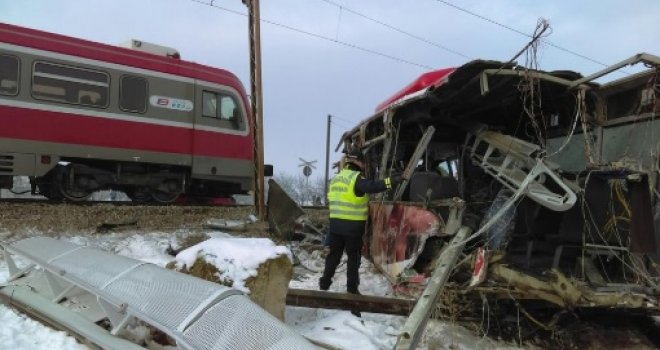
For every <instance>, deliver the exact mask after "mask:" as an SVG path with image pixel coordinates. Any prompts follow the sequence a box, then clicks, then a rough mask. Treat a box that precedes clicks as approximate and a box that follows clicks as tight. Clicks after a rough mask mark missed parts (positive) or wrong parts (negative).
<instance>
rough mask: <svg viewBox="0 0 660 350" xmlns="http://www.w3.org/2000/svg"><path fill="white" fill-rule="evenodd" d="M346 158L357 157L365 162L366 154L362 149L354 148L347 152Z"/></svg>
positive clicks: (356, 158)
mask: <svg viewBox="0 0 660 350" xmlns="http://www.w3.org/2000/svg"><path fill="white" fill-rule="evenodd" d="M346 158H348V159H355V160H359V161H361V162H364V154H362V151H360V150H359V149H357V148H354V149H353V150H351V151H350V152H348V154H346Z"/></svg>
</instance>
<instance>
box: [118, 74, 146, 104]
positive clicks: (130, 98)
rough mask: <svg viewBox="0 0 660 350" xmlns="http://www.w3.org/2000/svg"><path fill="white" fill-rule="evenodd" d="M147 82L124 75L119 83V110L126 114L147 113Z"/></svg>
mask: <svg viewBox="0 0 660 350" xmlns="http://www.w3.org/2000/svg"><path fill="white" fill-rule="evenodd" d="M148 95H149V94H148V92H147V80H146V79H144V78H140V77H136V76H131V75H124V76H122V77H121V80H120V82H119V108H120V109H121V110H123V111H126V112H132V113H144V112H146V111H147V96H148Z"/></svg>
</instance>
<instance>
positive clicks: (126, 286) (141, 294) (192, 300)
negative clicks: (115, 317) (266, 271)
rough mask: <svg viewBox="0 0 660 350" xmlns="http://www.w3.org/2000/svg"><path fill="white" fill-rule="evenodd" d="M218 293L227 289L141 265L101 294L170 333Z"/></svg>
mask: <svg viewBox="0 0 660 350" xmlns="http://www.w3.org/2000/svg"><path fill="white" fill-rule="evenodd" d="M218 289H225V290H226V291H227V292H230V289H229V288H227V287H223V286H220V285H218V284H215V283H211V282H207V281H203V280H200V279H198V278H194V277H190V276H188V275H184V274H181V273H177V272H173V271H169V270H166V269H163V268H160V267H158V266H154V265H143V266H140V267H138V268H136V269H135V270H133V271H131V272H129V273H128V274H126V275H124V276H122V277H121V278H119V279H118V280H116V281H114V282H113V283H111V284H110V285H108V286H107V287H106V288H105V289H104V292H106V293H108V294H110V295H112V296H113V297H115V298H117V299H119V300H125V301H126V302H128V304H129V306H130V307H132V308H134V309H136V310H139V311H140V312H142V313H144V314H146V315H149V317H150V318H151V319H153V320H154V321H156V322H158V323H160V324H161V325H163V326H166V327H169V328H171V329H176V327H177V326H178V325H179V324H180V323H181V322H183V320H185V319H186V317H187V316H188V315H189V314H191V313H192V312H193V311H195V309H196V308H197V306H198V305H199V304H201V303H203V302H204V301H206V300H207V299H208V298H209V297H210V296H211V295H212V294H213V293H215V292H217V291H218Z"/></svg>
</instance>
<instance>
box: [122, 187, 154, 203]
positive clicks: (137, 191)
mask: <svg viewBox="0 0 660 350" xmlns="http://www.w3.org/2000/svg"><path fill="white" fill-rule="evenodd" d="M124 193H126V196H128V198H130V199H131V201H133V202H136V203H148V202H151V201H152V200H153V197H151V194H150V193H149V190H148V189H147V188H143V187H139V188H129V189H126V190H124Z"/></svg>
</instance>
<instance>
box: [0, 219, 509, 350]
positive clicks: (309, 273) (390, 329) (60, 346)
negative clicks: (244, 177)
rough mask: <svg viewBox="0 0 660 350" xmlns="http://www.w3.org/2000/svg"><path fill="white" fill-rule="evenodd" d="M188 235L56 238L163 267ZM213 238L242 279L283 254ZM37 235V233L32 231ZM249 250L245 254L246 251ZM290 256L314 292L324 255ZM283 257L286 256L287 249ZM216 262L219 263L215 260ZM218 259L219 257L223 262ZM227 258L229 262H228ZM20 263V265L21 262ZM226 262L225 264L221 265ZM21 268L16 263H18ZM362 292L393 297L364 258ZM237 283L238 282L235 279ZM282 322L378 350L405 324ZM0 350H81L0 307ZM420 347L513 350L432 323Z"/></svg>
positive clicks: (342, 276) (322, 316) (316, 315)
mask: <svg viewBox="0 0 660 350" xmlns="http://www.w3.org/2000/svg"><path fill="white" fill-rule="evenodd" d="M187 234H188V232H187V231H175V232H150V233H139V234H138V233H134V232H122V233H112V234H104V235H96V234H91V235H85V236H66V235H63V236H62V237H61V238H60V239H64V240H68V241H71V242H73V243H76V244H80V245H87V246H92V247H96V248H100V249H104V250H107V251H110V252H113V253H115V254H119V255H124V256H128V257H131V258H134V259H139V260H142V261H147V262H150V263H154V264H157V265H159V266H165V265H166V264H167V263H169V262H171V261H174V257H172V256H170V255H168V254H167V253H166V251H167V250H168V248H170V247H172V248H178V247H179V242H180V240H181V239H182V238H183V237H185V236H186V235H187ZM206 234H207V235H208V236H210V237H212V238H216V239H214V240H212V241H210V242H209V243H204V244H203V245H202V246H203V247H204V249H202V250H206V251H207V252H208V251H213V252H215V253H214V254H215V255H219V252H221V251H229V252H232V253H233V255H232V258H231V259H234V261H237V260H243V263H244V264H246V265H245V266H247V267H245V266H244V268H240V269H239V268H236V269H234V272H235V273H236V274H237V276H238V275H240V276H243V275H244V274H245V273H246V271H248V270H251V269H252V268H254V267H253V264H254V263H255V261H265V259H266V258H268V257H271V256H273V254H282V253H283V252H284V251H285V250H286V249H284V247H278V246H276V245H274V244H273V243H272V242H271V241H269V240H265V239H254V240H251V242H250V243H248V244H247V247H246V246H241V244H239V243H237V242H238V241H237V240H236V239H234V238H229V239H228V237H232V236H231V235H229V234H227V233H223V232H220V231H212V232H206ZM30 235H32V236H35V235H38V234H35V233H31V234H30ZM0 239H2V237H1V236H0ZM246 248H249V250H246ZM292 250H293V253H294V254H295V255H296V258H297V259H294V260H299V261H300V263H301V264H300V265H299V266H296V267H295V271H294V280H292V281H291V283H290V287H292V288H301V289H317V288H318V279H319V277H320V276H321V272H322V268H323V256H322V254H320V251H313V252H311V253H310V252H307V251H305V250H298V249H297V248H296V246H295V245H294V246H292ZM199 251H200V249H193V250H191V251H185V250H184V251H183V252H182V253H181V254H182V255H181V256H180V260H181V261H184V260H185V261H186V262H189V261H190V259H191V258H192V257H193V256H197V254H198V253H199ZM285 253H287V254H288V253H289V252H288V251H287V252H285ZM216 260H218V259H216ZM221 260H222V259H221ZM226 260H230V259H226ZM19 263H20V262H19ZM218 263H222V264H225V263H227V261H219V262H218ZM19 265H20V264H19ZM8 275H9V274H8V271H7V265H6V263H5V262H4V259H2V260H0V282H1V281H5V280H6V279H7V277H8ZM360 276H361V284H360V291H361V292H362V294H369V295H380V296H392V289H391V288H390V285H389V283H388V282H387V280H386V279H385V278H384V277H383V276H382V275H380V274H379V273H378V272H377V271H376V269H375V268H374V267H373V265H371V264H370V263H369V262H368V261H367V260H365V259H362V265H361V267H360ZM234 280H235V281H238V280H239V278H238V277H236V279H234ZM330 290H331V291H338V292H343V291H345V290H346V271H345V263H342V265H340V266H339V268H338V270H337V273H336V274H335V279H334V283H333V284H332V286H331V288H330ZM285 317H286V323H287V324H288V325H289V326H291V327H292V328H293V329H294V330H296V331H297V332H299V333H301V334H302V335H304V336H306V337H308V338H310V339H314V340H317V341H319V342H322V343H327V344H330V345H332V346H334V347H336V348H338V349H359V350H363V349H364V350H371V349H374V350H380V349H392V347H393V346H394V344H395V343H396V336H397V331H398V329H400V328H401V326H402V325H403V324H404V322H405V317H401V316H390V315H381V314H371V313H362V317H361V318H358V317H355V316H353V315H352V314H351V313H350V312H348V311H341V310H324V309H310V308H298V307H288V308H287V310H286V315H285ZM0 325H1V326H0V348H3V349H17V350H27V349H30V350H32V349H48V350H68V349H84V348H85V347H84V346H81V345H77V344H76V342H75V339H74V338H72V337H70V336H67V335H65V334H64V333H63V332H56V331H53V330H52V329H50V328H48V327H46V326H43V325H41V324H40V323H38V322H35V321H32V320H31V319H29V318H27V317H26V316H22V315H20V314H17V313H16V312H14V311H13V310H11V309H9V308H7V307H5V306H3V305H1V304H0ZM419 349H422V350H424V349H429V350H430V349H433V350H435V349H465V350H467V349H516V348H515V347H509V346H508V345H507V344H504V343H496V342H494V341H492V340H490V339H482V338H480V337H477V336H475V335H474V334H473V333H472V332H470V331H468V330H467V329H465V328H463V327H460V326H458V325H454V324H448V323H445V322H438V321H431V322H430V323H429V326H428V327H427V332H426V334H425V337H424V339H423V340H422V344H421V346H420V347H419Z"/></svg>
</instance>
